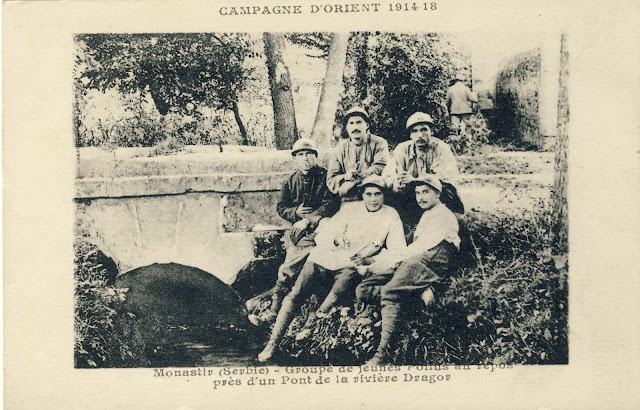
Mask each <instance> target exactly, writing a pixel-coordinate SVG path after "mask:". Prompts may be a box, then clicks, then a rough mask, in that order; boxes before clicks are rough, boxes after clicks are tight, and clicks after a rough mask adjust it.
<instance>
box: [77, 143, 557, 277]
mask: <svg viewBox="0 0 640 410" xmlns="http://www.w3.org/2000/svg"><path fill="white" fill-rule="evenodd" d="M212 148H213V149H210V148H209V147H191V148H187V149H186V151H184V152H182V153H179V154H176V155H170V156H164V157H162V156H154V157H149V156H147V155H148V153H147V151H145V150H144V149H135V148H131V149H119V150H117V151H114V152H106V151H101V150H98V149H95V148H86V149H81V150H79V151H78V178H77V180H76V198H75V202H76V207H77V227H78V229H79V230H80V231H83V232H85V233H87V234H88V235H89V238H90V240H91V241H92V242H94V243H95V244H96V245H97V246H98V247H99V248H100V249H101V250H102V251H103V252H104V253H105V254H106V255H107V256H110V257H111V258H113V259H114V261H115V262H116V264H117V265H118V267H119V269H120V272H121V273H124V272H126V271H129V270H131V269H135V268H138V267H141V266H146V265H150V264H153V263H169V262H175V263H180V264H183V265H188V266H193V267H197V268H200V269H202V270H204V271H207V272H209V273H211V274H213V275H215V276H216V277H218V278H220V279H221V280H222V281H223V282H225V283H227V284H229V285H231V284H233V283H234V282H236V279H237V277H238V272H240V271H241V270H242V268H243V267H244V266H246V265H247V264H248V263H249V262H256V260H258V261H260V260H266V259H269V258H272V259H273V258H275V259H277V258H280V257H281V256H282V247H281V243H280V238H281V237H282V236H283V234H284V232H285V231H286V230H287V229H288V223H287V222H285V221H284V220H282V219H281V218H280V217H279V216H278V215H277V212H276V209H275V204H276V202H277V200H278V195H279V189H280V187H281V184H282V182H283V180H284V179H285V178H286V177H287V176H288V175H289V174H290V172H291V170H292V169H293V163H292V159H291V155H290V152H289V151H268V150H259V149H247V148H246V147H243V148H237V147H235V148H234V147H228V148H227V152H225V153H219V152H217V147H212ZM519 155H520V156H522V155H521V154H518V153H514V154H513V155H510V156H509V157H508V158H506V157H504V155H495V156H493V157H487V158H482V159H481V160H479V159H478V158H474V157H460V158H459V164H460V168H461V170H463V171H464V172H465V173H464V174H463V175H462V177H461V178H460V181H459V183H458V186H459V192H460V195H461V197H462V199H463V201H464V202H465V205H466V206H467V209H468V210H469V211H470V212H474V211H489V212H491V210H492V209H495V208H496V207H501V208H505V209H507V210H508V209H512V210H516V211H517V209H518V208H519V207H520V208H521V207H525V208H530V207H532V206H533V204H534V203H535V201H537V200H538V199H539V197H540V196H545V195H548V186H549V185H550V184H551V179H552V178H551V177H550V176H549V175H546V173H544V172H541V171H543V170H544V169H546V168H548V167H549V166H552V165H551V160H552V158H551V157H550V156H549V155H546V154H544V153H540V154H533V156H531V155H529V157H527V159H526V160H521V161H520V162H518V156H519ZM321 156H324V154H322V155H321ZM505 158H506V159H505ZM507 160H508V161H507ZM486 161H492V163H493V165H494V166H493V168H494V169H495V168H496V167H495V164H498V163H500V162H501V161H502V162H504V163H505V164H507V163H508V164H510V165H509V167H511V168H512V169H511V171H510V172H509V173H503V174H495V173H494V174H490V173H483V169H485V168H483V166H484V167H486V165H487V164H486V163H485V162H486ZM505 161H506V162H505ZM514 161H515V162H514ZM514 164H520V165H514ZM505 166H506V165H505ZM477 171H479V172H480V173H477ZM474 172H476V173H474ZM551 176H552V175H551ZM505 198H507V199H506V200H505ZM257 243H260V244H261V245H260V246H258V245H257ZM265 244H267V245H268V246H266V247H272V248H274V249H265V248H266V247H265ZM254 264H255V263H254ZM258 265H260V264H258ZM267 265H268V264H267ZM267 265H265V266H267ZM260 266H262V265H260ZM269 266H271V265H269Z"/></svg>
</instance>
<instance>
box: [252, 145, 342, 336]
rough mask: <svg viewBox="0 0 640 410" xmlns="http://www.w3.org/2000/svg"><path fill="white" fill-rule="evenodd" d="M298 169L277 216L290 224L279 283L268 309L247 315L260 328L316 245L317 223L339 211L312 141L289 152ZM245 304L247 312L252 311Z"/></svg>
mask: <svg viewBox="0 0 640 410" xmlns="http://www.w3.org/2000/svg"><path fill="white" fill-rule="evenodd" d="M291 155H293V157H294V159H295V163H296V167H297V168H298V169H297V170H296V171H295V172H294V173H293V174H291V176H289V178H288V179H287V180H286V181H284V183H283V184H282V189H281V191H280V200H279V201H278V204H277V210H278V214H279V215H280V216H281V217H282V218H283V219H285V220H287V221H289V222H291V223H292V224H293V225H292V226H291V231H290V235H289V237H290V243H289V244H288V246H287V256H286V258H285V261H284V263H283V264H282V265H280V268H279V269H278V280H277V282H276V285H275V287H274V288H273V295H272V302H271V307H270V309H269V310H268V311H267V312H264V313H263V314H261V315H260V316H257V315H253V314H252V315H249V320H250V321H251V322H252V323H253V324H255V325H260V324H261V323H262V322H264V321H267V322H273V321H274V320H275V318H276V315H277V313H278V310H279V309H280V304H281V301H282V298H283V297H284V296H285V295H286V293H287V291H288V290H289V289H290V288H291V286H292V285H293V282H295V280H296V278H297V276H298V274H299V273H300V270H301V269H302V266H303V265H304V263H305V261H306V260H307V257H308V256H309V252H311V249H313V247H314V246H315V241H314V238H315V230H316V227H317V226H318V224H319V222H320V220H322V219H323V218H326V217H330V216H332V215H333V214H334V213H335V212H336V211H337V209H338V204H339V203H338V201H337V198H336V196H335V195H333V194H332V193H331V192H330V191H329V189H328V188H327V185H326V178H327V170H326V169H324V168H322V167H321V166H318V165H317V164H316V161H317V158H318V150H317V148H316V144H315V142H313V141H312V140H310V139H308V138H301V139H299V140H297V141H296V142H295V143H294V144H293V150H292V151H291ZM250 305H251V303H248V306H247V307H248V309H249V310H252V309H251V307H252V306H250Z"/></svg>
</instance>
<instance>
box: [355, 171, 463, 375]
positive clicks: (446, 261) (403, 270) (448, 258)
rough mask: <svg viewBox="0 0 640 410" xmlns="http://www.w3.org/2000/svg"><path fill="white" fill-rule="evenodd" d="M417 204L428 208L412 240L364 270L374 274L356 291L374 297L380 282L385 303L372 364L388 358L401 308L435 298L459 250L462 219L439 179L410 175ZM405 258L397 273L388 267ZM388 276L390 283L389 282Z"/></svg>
mask: <svg viewBox="0 0 640 410" xmlns="http://www.w3.org/2000/svg"><path fill="white" fill-rule="evenodd" d="M411 185H413V186H414V187H415V188H414V190H415V194H416V201H417V204H418V205H419V206H420V208H422V209H423V210H424V212H423V213H422V216H421V218H420V221H419V222H418V226H417V227H416V231H415V234H414V240H413V242H412V243H411V245H409V246H408V247H407V248H406V249H405V250H403V251H400V252H389V253H388V254H387V255H386V258H384V259H382V258H380V259H379V260H378V261H376V262H374V263H373V264H371V265H370V266H369V267H368V268H367V269H360V270H359V271H360V272H361V273H364V272H371V273H373V274H374V275H373V276H371V277H368V278H366V279H365V280H364V281H363V282H362V283H361V284H360V285H359V286H358V289H357V291H356V294H357V296H358V297H360V298H361V299H362V298H366V297H371V296H374V297H375V294H376V292H375V289H372V288H375V287H376V286H381V285H383V284H384V285H383V286H382V288H381V289H380V298H381V306H382V334H381V337H380V345H379V346H378V349H377V351H376V354H375V356H374V357H373V358H372V359H371V360H370V361H369V362H368V364H381V363H385V362H386V361H387V360H388V356H387V349H388V348H389V346H390V344H391V341H392V340H391V339H392V338H393V337H394V336H395V335H396V331H397V327H398V324H399V323H401V314H402V313H405V312H406V311H407V310H408V308H410V307H411V306H412V305H415V304H416V303H417V302H420V298H422V301H423V302H424V303H425V304H428V303H430V302H431V301H432V299H433V291H432V288H431V285H432V284H434V283H436V282H438V281H439V280H440V279H441V278H442V277H443V276H445V275H446V274H447V273H448V272H449V271H450V269H451V266H450V265H451V264H452V263H453V262H454V261H453V258H454V257H455V256H456V254H457V253H458V250H459V247H460V238H459V237H458V220H457V218H456V217H455V215H454V214H453V213H452V212H451V211H450V210H449V209H448V208H447V207H445V206H444V205H443V204H442V202H440V195H441V192H442V184H441V183H440V180H439V179H437V178H435V177H432V176H425V177H423V178H420V179H418V180H415V181H412V182H411ZM398 261H401V262H400V263H399V265H398V266H397V268H396V269H395V272H394V273H393V275H391V274H390V273H389V271H390V270H392V267H393V266H394V265H397V264H398ZM385 282H386V283H385Z"/></svg>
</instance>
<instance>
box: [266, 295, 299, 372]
mask: <svg viewBox="0 0 640 410" xmlns="http://www.w3.org/2000/svg"><path fill="white" fill-rule="evenodd" d="M294 316H295V306H294V304H293V301H292V300H291V299H290V298H285V299H284V301H283V302H282V307H281V308H280V311H279V312H278V317H277V318H276V323H275V324H274V325H273V329H272V330H271V337H270V338H269V341H268V342H267V345H266V346H265V348H264V349H263V350H262V352H260V354H259V355H258V361H259V362H262V363H264V362H266V361H269V360H270V359H271V357H272V356H273V353H274V352H275V349H276V346H277V345H278V342H279V341H280V339H282V337H283V336H284V334H285V333H286V332H287V329H288V328H289V324H290V323H291V321H292V320H293V317H294Z"/></svg>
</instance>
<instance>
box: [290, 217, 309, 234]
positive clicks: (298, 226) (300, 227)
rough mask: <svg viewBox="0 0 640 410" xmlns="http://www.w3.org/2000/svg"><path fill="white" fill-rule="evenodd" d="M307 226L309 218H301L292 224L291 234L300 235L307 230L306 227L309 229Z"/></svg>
mask: <svg viewBox="0 0 640 410" xmlns="http://www.w3.org/2000/svg"><path fill="white" fill-rule="evenodd" d="M307 227H309V220H308V219H301V220H299V221H298V222H296V223H294V224H293V225H292V226H291V234H292V235H293V236H299V235H301V234H302V232H304V231H305V229H307Z"/></svg>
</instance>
